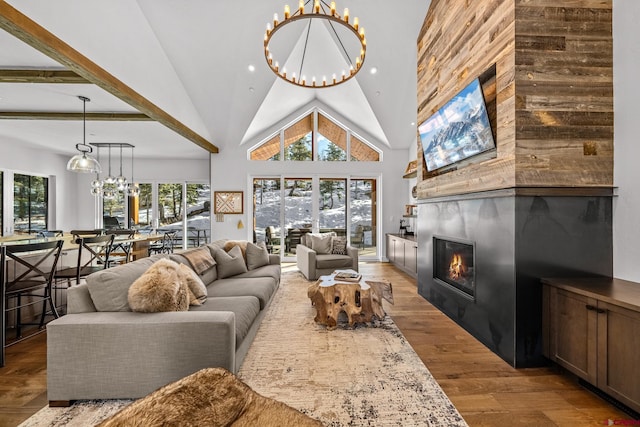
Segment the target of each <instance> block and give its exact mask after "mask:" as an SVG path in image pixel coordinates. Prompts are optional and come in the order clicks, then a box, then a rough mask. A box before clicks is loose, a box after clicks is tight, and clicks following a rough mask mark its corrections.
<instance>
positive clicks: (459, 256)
mask: <svg viewBox="0 0 640 427" xmlns="http://www.w3.org/2000/svg"><path fill="white" fill-rule="evenodd" d="M433 249H434V250H433V278H434V280H435V281H436V282H437V283H440V284H441V285H443V286H449V287H452V288H453V290H455V291H457V292H458V293H460V294H461V295H463V296H465V297H467V298H471V299H475V294H476V275H475V244H474V243H473V242H468V241H464V240H459V239H452V238H450V237H441V236H434V237H433Z"/></svg>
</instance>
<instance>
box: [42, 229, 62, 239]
mask: <svg viewBox="0 0 640 427" xmlns="http://www.w3.org/2000/svg"><path fill="white" fill-rule="evenodd" d="M63 235H64V232H63V231H62V230H42V231H38V237H42V238H47V237H62V236H63Z"/></svg>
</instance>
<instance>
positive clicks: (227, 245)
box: [224, 240, 249, 260]
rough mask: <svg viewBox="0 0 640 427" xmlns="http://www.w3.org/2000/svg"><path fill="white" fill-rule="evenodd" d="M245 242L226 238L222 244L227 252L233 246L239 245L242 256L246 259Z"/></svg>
mask: <svg viewBox="0 0 640 427" xmlns="http://www.w3.org/2000/svg"><path fill="white" fill-rule="evenodd" d="M247 243H249V242H248V241H246V240H227V242H226V243H225V244H224V250H225V251H227V252H229V251H230V250H231V249H232V248H234V247H236V246H237V247H239V248H240V251H242V258H244V259H245V260H246V259H247Z"/></svg>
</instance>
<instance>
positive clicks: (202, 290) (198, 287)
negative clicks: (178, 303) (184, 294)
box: [180, 264, 207, 305]
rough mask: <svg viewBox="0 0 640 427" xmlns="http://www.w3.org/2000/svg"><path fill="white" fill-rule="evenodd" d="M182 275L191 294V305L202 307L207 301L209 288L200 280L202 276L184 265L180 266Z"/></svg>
mask: <svg viewBox="0 0 640 427" xmlns="http://www.w3.org/2000/svg"><path fill="white" fill-rule="evenodd" d="M180 273H181V275H182V279H183V280H184V281H185V282H186V283H187V287H188V288H189V291H190V293H191V294H190V295H189V305H201V304H202V303H204V302H205V301H206V300H207V287H206V286H205V285H204V283H203V282H202V280H201V279H200V276H198V274H197V273H196V272H195V271H193V270H192V269H190V268H189V267H188V266H186V265H184V264H180Z"/></svg>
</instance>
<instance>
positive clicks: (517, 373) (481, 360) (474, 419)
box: [0, 262, 629, 427]
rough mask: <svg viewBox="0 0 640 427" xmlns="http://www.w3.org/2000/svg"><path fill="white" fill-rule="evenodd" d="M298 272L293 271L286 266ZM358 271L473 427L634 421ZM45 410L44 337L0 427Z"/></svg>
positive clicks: (19, 361) (14, 369) (0, 400)
mask: <svg viewBox="0 0 640 427" xmlns="http://www.w3.org/2000/svg"><path fill="white" fill-rule="evenodd" d="M294 270H296V267H295V264H285V265H283V271H294ZM360 271H361V272H362V273H363V274H365V275H368V276H375V277H381V278H386V279H388V280H389V281H391V283H392V284H393V293H394V299H395V304H394V305H390V304H387V303H386V302H385V303H384V304H385V305H384V307H385V310H386V311H387V313H388V314H389V315H390V316H391V317H392V318H393V320H394V321H395V322H396V324H397V325H398V327H399V328H400V330H401V331H402V333H403V334H404V336H405V337H406V339H407V341H408V342H409V343H410V344H411V345H412V346H413V348H414V349H415V350H416V353H418V355H419V356H420V358H421V360H422V361H423V362H424V363H425V365H426V366H427V367H428V368H429V370H430V371H431V373H432V375H433V376H434V378H435V379H436V380H437V381H438V383H439V384H440V385H441V387H442V388H443V390H444V391H445V393H447V395H448V396H449V397H450V399H451V401H452V402H453V404H454V405H455V406H456V407H457V408H458V410H459V411H460V413H461V414H462V416H463V417H464V418H465V420H466V421H467V423H468V424H469V425H470V426H472V427H476V426H477V427H481V426H496V427H498V426H499V427H502V426H507V425H508V426H544V427H547V426H576V425H580V426H585V425H586V426H589V425H594V426H595V425H604V424H605V421H606V420H608V419H612V420H628V419H629V416H628V415H626V414H624V413H622V412H620V411H619V410H618V409H616V408H615V407H614V406H612V405H610V404H609V403H607V402H606V401H604V400H602V399H601V398H599V397H598V396H596V395H594V394H593V393H591V392H589V391H587V390H586V389H584V388H582V387H581V386H580V385H579V384H578V383H577V381H576V379H575V377H573V376H572V375H570V374H568V373H566V372H565V371H563V370H562V369H560V368H557V367H554V366H549V367H543V368H531V369H514V368H513V367H511V366H510V365H509V364H508V363H506V362H505V361H503V360H502V359H500V357H498V356H497V355H495V354H494V353H492V352H491V351H490V350H489V349H488V348H486V347H485V346H484V345H483V344H481V343H480V342H478V341H477V340H476V339H475V338H473V337H472V336H471V335H470V334H469V333H468V332H466V331H465V330H463V329H462V328H460V327H459V326H458V325H457V324H455V322H453V321H452V320H451V319H450V318H448V317H447V316H446V315H444V314H443V313H441V312H440V311H439V310H438V309H436V308H435V307H434V306H433V305H431V304H430V303H429V302H428V301H426V300H425V299H424V298H422V297H421V296H420V295H418V293H417V288H416V281H415V279H413V278H412V277H410V276H408V275H407V274H405V273H403V272H401V271H399V270H397V269H396V268H395V267H393V266H392V265H390V264H388V263H377V262H363V263H361V266H360ZM46 404H47V398H46V334H41V335H38V336H36V337H34V338H32V339H29V340H27V341H24V342H22V343H20V344H17V345H14V346H12V347H10V348H8V349H7V365H6V366H5V367H3V368H0V426H16V425H18V424H19V423H20V422H22V421H24V420H25V419H27V418H28V417H30V416H31V415H32V414H34V413H35V412H37V411H38V410H39V409H40V408H42V407H43V406H45V405H46Z"/></svg>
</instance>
